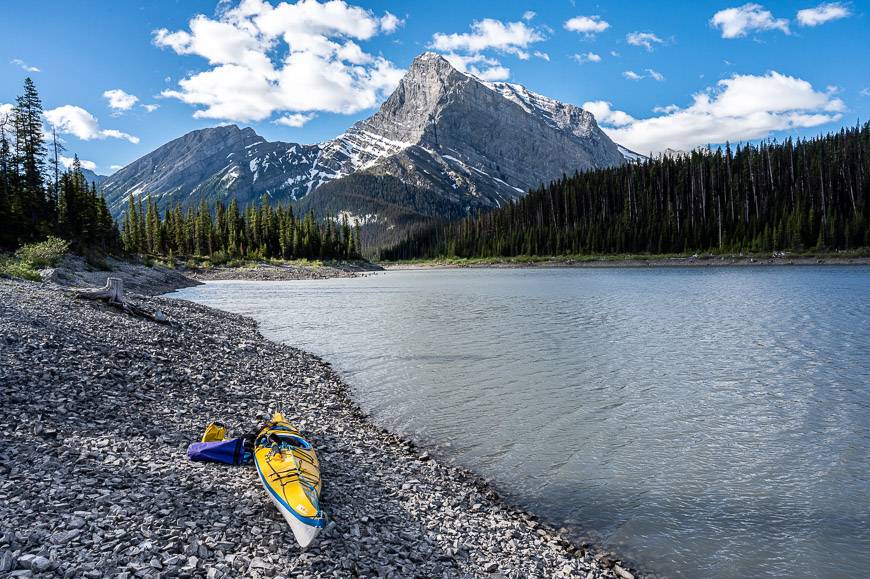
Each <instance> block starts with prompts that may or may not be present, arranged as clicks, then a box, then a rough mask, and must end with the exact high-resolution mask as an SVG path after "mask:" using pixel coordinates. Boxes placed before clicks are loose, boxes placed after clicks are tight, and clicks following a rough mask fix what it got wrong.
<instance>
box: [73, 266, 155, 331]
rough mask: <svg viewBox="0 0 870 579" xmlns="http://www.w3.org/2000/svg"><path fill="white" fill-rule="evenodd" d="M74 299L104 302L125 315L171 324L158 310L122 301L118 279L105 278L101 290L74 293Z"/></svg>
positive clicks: (122, 295) (122, 283) (120, 281)
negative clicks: (104, 284)
mask: <svg viewBox="0 0 870 579" xmlns="http://www.w3.org/2000/svg"><path fill="white" fill-rule="evenodd" d="M75 297H77V298H79V299H83V300H95V301H101V302H105V303H106V304H108V305H110V306H112V307H115V308H118V309H119V310H121V311H122V312H124V313H126V314H130V315H131V316H138V317H140V318H146V319H149V320H152V321H154V322H157V323H160V324H171V323H172V322H171V321H170V320H169V318H167V317H166V314H164V313H163V312H161V311H160V310H156V309H155V310H154V311H150V310H147V309H145V308H143V307H140V306H137V305H135V304H131V303H130V302H128V301H127V300H126V299H124V280H123V279H121V278H119V277H110V278H107V279H106V286H105V287H103V288H100V289H96V290H83V291H78V292H75Z"/></svg>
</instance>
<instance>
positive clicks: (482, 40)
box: [431, 18, 544, 60]
mask: <svg viewBox="0 0 870 579" xmlns="http://www.w3.org/2000/svg"><path fill="white" fill-rule="evenodd" d="M541 40H544V36H543V35H542V34H541V33H540V32H538V31H537V30H535V29H534V28H531V27H529V26H527V25H526V23H525V22H508V23H504V22H502V21H501V20H495V19H493V18H484V19H483V20H477V21H475V22H473V23H472V24H471V32H463V33H454V34H444V33H442V32H436V33H435V34H434V35H433V36H432V44H431V46H432V48H434V49H436V50H444V51H449V52H455V51H464V52H470V53H480V52H481V51H484V50H495V51H498V52H504V53H508V54H513V55H516V56H518V57H520V58H521V59H523V60H525V59H527V58H529V53H528V52H527V51H526V49H527V48H528V47H529V45H531V44H532V43H535V42H540V41H541Z"/></svg>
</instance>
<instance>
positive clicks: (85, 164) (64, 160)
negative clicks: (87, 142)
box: [58, 155, 97, 171]
mask: <svg viewBox="0 0 870 579" xmlns="http://www.w3.org/2000/svg"><path fill="white" fill-rule="evenodd" d="M58 159H59V160H60V162H61V164H62V165H63V166H64V168H66V169H69V168H70V167H72V165H73V161H74V160H75V157H66V156H64V155H59V156H58ZM79 164H80V165H81V166H82V169H88V170H90V171H96V170H97V164H96V163H94V162H93V161H87V160H85V159H79Z"/></svg>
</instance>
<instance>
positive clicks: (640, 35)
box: [625, 32, 665, 52]
mask: <svg viewBox="0 0 870 579" xmlns="http://www.w3.org/2000/svg"><path fill="white" fill-rule="evenodd" d="M625 41H626V42H628V43H629V44H631V45H632V46H643V47H644V48H646V50H647V52H652V50H653V48H654V47H655V45H656V44H664V43H665V41H664V40H662V39H661V38H659V37H658V36H656V35H655V34H653V33H652V32H629V33H628V34H626V35H625Z"/></svg>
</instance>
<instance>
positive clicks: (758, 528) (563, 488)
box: [173, 267, 870, 578]
mask: <svg viewBox="0 0 870 579" xmlns="http://www.w3.org/2000/svg"><path fill="white" fill-rule="evenodd" d="M173 295H176V296H178V297H182V298H186V299H191V300H194V301H197V302H201V303H204V304H207V305H210V306H214V307H218V308H221V309H224V310H229V311H233V312H238V313H242V314H245V315H248V316H251V317H253V318H255V319H256V320H257V321H258V322H259V323H260V325H261V329H262V332H263V334H264V335H266V336H267V337H268V338H271V339H273V340H277V341H280V342H285V343H287V344H291V345H294V346H298V347H301V348H303V349H307V350H309V351H312V352H315V353H317V354H319V355H321V356H323V357H324V358H326V359H327V360H329V361H330V362H332V363H333V365H334V366H335V367H336V368H337V369H339V370H340V371H341V372H342V373H343V375H344V376H345V377H346V379H347V380H348V381H349V383H350V384H351V385H352V387H353V389H354V393H355V396H356V398H357V399H358V401H359V402H360V404H361V405H362V406H363V407H364V408H365V409H366V410H368V411H369V412H371V413H372V414H373V416H374V418H375V419H376V420H377V421H378V422H380V423H381V424H383V425H384V426H387V427H389V428H390V429H392V430H394V431H397V432H400V433H403V434H406V435H408V436H411V437H412V438H415V439H417V440H419V441H422V442H424V443H430V444H435V443H438V444H440V446H439V447H438V449H437V450H436V451H435V452H436V454H437V455H438V456H440V457H442V458H443V459H445V460H455V461H456V462H457V463H458V464H461V465H463V466H467V467H470V468H472V469H473V470H475V471H477V472H479V473H481V474H482V475H484V476H486V477H489V478H491V479H493V480H494V481H495V484H496V486H497V487H498V488H499V489H500V490H501V491H502V492H503V493H504V494H506V495H507V496H508V497H510V498H511V499H512V500H513V501H514V502H517V503H519V504H520V505H522V506H524V507H526V508H528V509H529V510H532V511H534V512H536V513H538V514H540V515H542V516H543V517H545V518H547V519H549V520H550V521H551V522H553V523H554V524H556V525H557V526H561V525H567V526H569V527H570V528H576V529H579V530H580V531H582V532H584V533H585V534H586V535H588V536H591V537H592V538H594V539H595V540H596V541H600V542H601V543H604V544H605V545H607V546H609V547H612V548H613V549H614V550H616V551H617V552H618V553H620V554H621V555H623V556H625V557H627V558H629V559H631V560H633V561H635V562H636V563H637V564H638V565H639V566H640V567H641V568H642V569H645V570H648V571H653V572H656V573H659V574H662V575H666V576H675V577H676V576H681V577H697V576H704V577H735V578H736V577H753V576H785V577H826V578H827V577H858V576H866V575H867V573H868V570H870V268H867V267H752V268H716V269H702V268H679V269H603V270H602V269H519V270H506V269H473V270H428V271H395V272H388V273H385V274H378V275H375V276H372V277H367V278H358V279H337V280H322V281H299V282H215V283H209V284H207V285H204V286H199V287H194V288H188V289H185V290H182V291H180V292H177V293H176V294H173Z"/></svg>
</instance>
